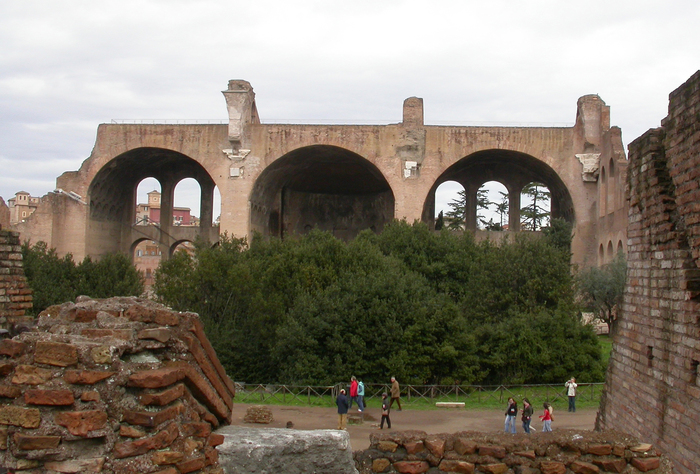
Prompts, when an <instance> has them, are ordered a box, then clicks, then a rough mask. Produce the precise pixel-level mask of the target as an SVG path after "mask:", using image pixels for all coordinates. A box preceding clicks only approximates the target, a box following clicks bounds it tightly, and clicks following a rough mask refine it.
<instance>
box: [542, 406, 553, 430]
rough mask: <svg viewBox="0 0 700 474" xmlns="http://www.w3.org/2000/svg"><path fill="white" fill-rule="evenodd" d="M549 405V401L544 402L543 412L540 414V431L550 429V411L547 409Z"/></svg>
mask: <svg viewBox="0 0 700 474" xmlns="http://www.w3.org/2000/svg"><path fill="white" fill-rule="evenodd" d="M549 407H550V405H549V403H547V402H544V413H543V414H541V415H540V420H542V431H552V412H551V411H550V410H549Z"/></svg>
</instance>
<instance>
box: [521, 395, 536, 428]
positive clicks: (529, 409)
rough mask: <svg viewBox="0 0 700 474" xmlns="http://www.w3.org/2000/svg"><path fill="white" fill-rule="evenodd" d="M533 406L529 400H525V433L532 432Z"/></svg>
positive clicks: (523, 417)
mask: <svg viewBox="0 0 700 474" xmlns="http://www.w3.org/2000/svg"><path fill="white" fill-rule="evenodd" d="M532 413H533V410H532V405H531V404H530V400H528V399H527V398H523V416H522V420H523V431H524V432H525V433H529V432H530V421H532Z"/></svg>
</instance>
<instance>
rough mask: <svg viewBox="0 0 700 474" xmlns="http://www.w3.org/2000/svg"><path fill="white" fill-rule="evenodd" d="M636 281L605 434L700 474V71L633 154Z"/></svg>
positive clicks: (631, 234)
mask: <svg viewBox="0 0 700 474" xmlns="http://www.w3.org/2000/svg"><path fill="white" fill-rule="evenodd" d="M628 187H629V227H628V230H627V235H628V255H627V259H628V273H627V287H626V290H625V296H624V303H623V306H622V311H621V314H620V315H619V321H618V328H617V332H616V334H615V337H614V346H613V353H612V356H611V362H610V366H609V369H608V375H607V379H606V389H605V393H604V395H603V399H602V404H601V411H600V414H599V419H598V427H599V428H604V429H607V428H614V429H618V430H621V431H624V432H628V433H632V434H635V435H638V436H643V437H644V438H645V439H647V440H649V441H650V442H653V443H654V444H655V445H657V446H659V447H660V448H661V449H662V450H663V451H664V452H666V453H667V454H668V456H669V457H670V458H671V459H672V460H673V461H674V462H675V467H676V472H678V473H681V474H695V473H697V472H700V456H699V455H698V453H700V437H699V436H698V434H697V427H698V426H699V425H700V379H699V378H698V366H699V365H700V71H699V72H697V73H696V74H695V75H693V76H692V77H691V78H690V79H689V80H688V81H687V82H686V83H685V84H683V85H682V86H681V87H679V88H678V89H677V90H675V91H674V92H673V93H671V94H670V101H669V112H668V116H667V117H666V118H665V119H664V120H663V121H662V122H661V127H659V128H656V129H653V130H649V131H648V132H647V133H645V134H644V135H642V136H641V137H639V138H638V139H637V140H635V141H634V142H633V143H632V144H630V146H629V168H628Z"/></svg>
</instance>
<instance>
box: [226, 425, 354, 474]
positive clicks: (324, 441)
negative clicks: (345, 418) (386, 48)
mask: <svg viewBox="0 0 700 474" xmlns="http://www.w3.org/2000/svg"><path fill="white" fill-rule="evenodd" d="M217 433H219V434H222V435H224V437H225V438H226V440H225V441H224V443H223V444H222V445H221V446H219V447H218V450H219V466H220V467H221V468H223V470H224V472H245V473H248V474H261V473H264V472H314V471H315V472H332V473H334V474H357V470H356V469H355V464H354V461H353V459H352V448H351V446H350V437H349V435H348V433H347V431H336V430H313V431H304V430H287V429H284V428H247V427H241V426H226V427H223V428H220V429H219V430H217ZM261 459H264V460H265V461H264V463H260V460H261Z"/></svg>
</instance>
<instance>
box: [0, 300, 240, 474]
mask: <svg viewBox="0 0 700 474" xmlns="http://www.w3.org/2000/svg"><path fill="white" fill-rule="evenodd" d="M233 395H234V386H233V383H232V382H231V380H230V379H229V378H228V377H227V376H226V374H225V372H224V369H223V367H222V366H221V364H220V363H219V360H218V359H217V357H216V354H215V353H214V350H213V348H212V347H211V345H210V344H209V342H208V340H207V338H206V336H205V335H204V331H203V327H202V324H201V322H200V321H199V318H198V316H197V315H196V314H193V313H179V312H175V311H171V310H170V309H168V308H166V307H164V306H162V305H159V304H156V303H153V302H150V301H147V300H143V299H138V298H110V299H106V300H92V299H90V298H87V297H80V298H78V300H77V301H76V302H75V303H65V304H63V305H60V306H52V307H50V308H48V309H47V310H46V311H44V312H42V313H41V314H40V315H39V317H38V321H37V326H36V328H34V329H33V330H31V331H28V332H24V333H22V334H20V335H19V336H16V337H15V338H13V339H5V340H3V341H0V401H1V402H2V403H1V405H0V466H3V467H7V468H11V469H12V468H13V469H17V470H22V472H23V473H32V474H34V473H40V472H42V473H45V472H59V473H77V472H81V473H82V472H101V473H123V474H131V473H133V474H136V473H138V474H143V473H158V474H184V473H208V474H214V473H217V474H221V472H222V471H221V469H220V467H219V466H218V452H217V450H216V449H215V447H216V446H217V445H219V444H221V443H222V442H223V436H221V435H218V434H216V433H213V429H214V428H216V427H218V426H219V425H220V424H222V423H229V422H230V418H231V408H232V406H233Z"/></svg>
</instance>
